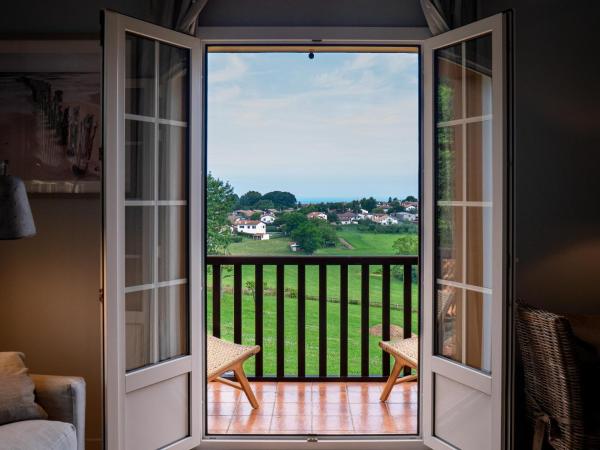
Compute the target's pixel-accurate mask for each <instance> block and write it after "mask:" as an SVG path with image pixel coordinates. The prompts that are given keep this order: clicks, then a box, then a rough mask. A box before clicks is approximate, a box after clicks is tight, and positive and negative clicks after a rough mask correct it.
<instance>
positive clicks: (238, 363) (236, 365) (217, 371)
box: [206, 336, 260, 409]
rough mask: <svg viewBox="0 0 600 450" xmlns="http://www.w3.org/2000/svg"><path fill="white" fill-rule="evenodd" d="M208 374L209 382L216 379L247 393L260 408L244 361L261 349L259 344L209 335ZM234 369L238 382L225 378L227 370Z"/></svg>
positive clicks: (253, 403) (250, 399) (252, 402)
mask: <svg viewBox="0 0 600 450" xmlns="http://www.w3.org/2000/svg"><path fill="white" fill-rule="evenodd" d="M206 338H207V345H206V347H207V351H206V363H207V369H206V372H207V373H206V376H207V379H208V382H209V383H210V382H211V381H216V382H219V383H223V384H226V385H227V386H231V387H233V388H235V389H240V390H242V391H243V392H244V394H246V397H247V398H248V401H249V402H250V404H251V405H252V408H254V409H256V408H258V406H259V405H258V401H257V400H256V397H255V396H254V392H252V387H250V383H248V378H246V374H245V373H244V368H243V366H244V362H245V361H246V360H247V359H248V358H250V357H251V356H253V355H256V354H257V353H258V352H259V351H260V346H259V345H252V346H245V345H239V344H234V343H233V342H227V341H224V340H222V339H219V338H216V337H214V336H207V337H206ZM229 371H233V374H234V375H235V378H236V380H237V382H235V381H231V380H228V379H226V378H223V377H222V375H223V374H224V373H225V372H229Z"/></svg>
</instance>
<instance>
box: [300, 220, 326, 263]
mask: <svg viewBox="0 0 600 450" xmlns="http://www.w3.org/2000/svg"><path fill="white" fill-rule="evenodd" d="M292 239H294V241H296V242H297V243H298V245H300V247H302V250H304V252H305V253H307V254H309V255H310V254H312V253H314V252H315V250H317V249H318V248H321V247H324V246H326V245H335V242H336V241H337V235H336V233H335V229H334V228H333V227H332V226H331V225H330V224H329V223H327V222H325V221H323V220H307V221H305V222H303V223H301V224H300V225H299V226H298V227H297V228H296V229H295V230H294V231H293V232H292Z"/></svg>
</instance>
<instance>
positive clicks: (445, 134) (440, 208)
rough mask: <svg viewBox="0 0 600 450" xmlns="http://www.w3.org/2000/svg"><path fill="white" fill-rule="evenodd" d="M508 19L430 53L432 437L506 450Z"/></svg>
mask: <svg viewBox="0 0 600 450" xmlns="http://www.w3.org/2000/svg"><path fill="white" fill-rule="evenodd" d="M504 70H505V64H504V18H503V16H502V15H497V16H493V17H490V18H488V19H484V20H481V21H478V22H475V23H472V24H470V25H467V26H464V27H462V28H458V29H456V30H452V31H450V32H447V33H444V34H441V35H438V36H435V37H433V38H430V39H428V40H426V41H425V43H424V46H423V71H424V87H425V88H424V109H423V111H424V127H423V129H424V135H423V138H424V155H423V165H424V178H423V183H424V184H423V197H424V198H423V205H424V206H425V209H424V210H423V215H422V220H423V258H422V261H423V328H422V332H423V341H422V345H423V353H422V361H421V371H420V373H421V377H422V383H423V415H422V420H423V437H424V441H425V444H426V445H427V446H429V447H431V448H434V449H450V448H460V449H463V450H485V449H501V448H503V443H504V435H503V430H504V427H503V420H504V409H503V394H504V350H505V344H504V342H505V337H506V336H505V331H504V330H505V304H506V302H505V292H506V291H505V280H506V269H505V262H506V258H505V243H506V240H505V232H506V226H505V217H506V214H505V198H506V195H505V186H506V183H505V180H506V165H507V164H506V151H505V144H506V139H505V129H506V126H505V119H504V114H505V111H504V104H505V101H504V97H505V92H504V91H505V89H504V80H505V77H504Z"/></svg>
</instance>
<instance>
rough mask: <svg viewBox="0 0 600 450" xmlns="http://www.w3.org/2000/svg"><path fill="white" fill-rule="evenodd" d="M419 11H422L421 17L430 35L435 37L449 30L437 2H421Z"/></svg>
mask: <svg viewBox="0 0 600 450" xmlns="http://www.w3.org/2000/svg"><path fill="white" fill-rule="evenodd" d="M421 9H423V15H424V16H425V20H426V21H427V26H428V27H429V31H431V34H433V35H434V36H435V35H436V34H440V33H444V32H446V31H448V30H449V29H450V27H449V26H448V23H447V22H446V20H447V19H446V18H445V17H444V15H443V9H442V7H441V5H440V2H439V0H421Z"/></svg>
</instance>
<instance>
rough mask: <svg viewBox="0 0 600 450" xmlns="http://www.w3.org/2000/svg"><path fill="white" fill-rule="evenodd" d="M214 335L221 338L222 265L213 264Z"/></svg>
mask: <svg viewBox="0 0 600 450" xmlns="http://www.w3.org/2000/svg"><path fill="white" fill-rule="evenodd" d="M212 269H213V272H212V279H213V283H212V284H213V292H212V294H213V297H212V333H213V336H215V337H221V265H220V264H213V266H212Z"/></svg>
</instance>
